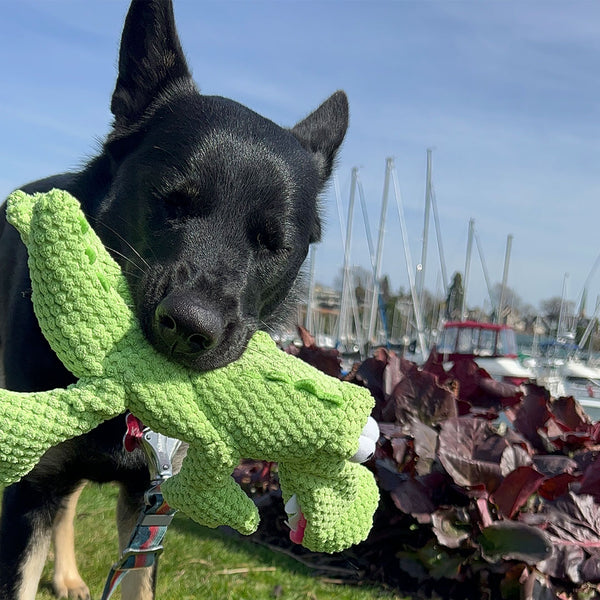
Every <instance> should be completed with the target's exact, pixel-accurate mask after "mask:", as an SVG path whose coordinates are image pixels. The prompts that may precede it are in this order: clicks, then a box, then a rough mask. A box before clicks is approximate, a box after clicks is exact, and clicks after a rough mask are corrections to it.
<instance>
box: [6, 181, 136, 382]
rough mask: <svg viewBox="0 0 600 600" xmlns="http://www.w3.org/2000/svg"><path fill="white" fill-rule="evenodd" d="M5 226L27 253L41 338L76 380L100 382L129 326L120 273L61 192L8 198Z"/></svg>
mask: <svg viewBox="0 0 600 600" xmlns="http://www.w3.org/2000/svg"><path fill="white" fill-rule="evenodd" d="M7 219H8V221H9V222H10V223H11V224H12V225H14V226H15V227H16V228H17V229H18V231H19V233H20V234H21V237H22V239H23V242H24V243H25V245H26V246H27V251H28V254H29V271H30V274H31V280H32V289H33V304H34V310H35V313H36V316H37V318H38V321H39V323H40V327H41V328H42V331H43V333H44V336H45V337H46V338H47V340H48V341H49V342H50V345H51V346H52V348H53V349H54V351H55V352H56V353H57V355H58V357H59V358H60V360H61V362H62V363H63V364H64V365H65V366H66V367H67V368H68V369H69V371H71V372H72V373H73V374H74V375H75V376H76V377H86V376H91V375H102V373H103V360H104V358H105V356H106V355H107V354H108V353H109V352H110V350H111V349H112V347H113V346H114V344H115V342H116V341H118V340H119V339H121V338H122V336H123V335H124V334H125V333H126V332H127V331H128V330H129V329H130V328H131V327H132V324H133V323H134V321H135V318H134V316H133V314H132V312H131V310H130V309H129V307H128V305H131V299H130V294H129V291H128V289H127V283H126V282H125V279H124V277H123V275H122V274H121V269H120V268H119V266H118V265H117V263H116V262H115V261H114V260H113V259H112V257H111V256H110V255H109V254H108V252H107V250H106V249H105V248H104V246H103V245H102V242H101V241H100V239H99V238H98V236H97V235H96V234H95V233H94V231H93V229H92V228H91V227H90V226H89V224H88V222H87V221H86V219H85V216H84V214H83V212H82V210H81V207H80V205H79V202H78V201H77V200H76V199H75V198H73V196H71V195H70V194H69V193H67V192H65V191H62V190H52V191H50V192H48V193H46V194H35V195H34V196H29V195H28V194H25V193H23V192H21V191H18V192H14V193H13V194H11V195H10V196H9V198H8V200H7Z"/></svg>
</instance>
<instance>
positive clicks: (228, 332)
mask: <svg viewBox="0 0 600 600" xmlns="http://www.w3.org/2000/svg"><path fill="white" fill-rule="evenodd" d="M158 313H160V311H158ZM146 330H147V333H148V337H149V340H150V342H151V343H152V345H153V346H154V347H155V348H156V349H157V350H158V351H159V352H161V353H162V354H164V355H165V356H167V357H168V358H169V359H171V360H173V361H174V362H177V363H178V364H181V365H183V366H185V367H187V368H190V369H193V370H194V371H211V370H213V369H218V368H220V367H224V366H226V365H228V364H229V363H231V362H233V361H234V360H236V359H238V358H239V357H240V356H241V355H242V353H243V352H244V350H245V349H246V345H247V343H248V340H249V339H250V337H251V336H252V334H253V333H254V331H253V330H252V329H251V328H249V327H243V326H242V324H241V323H235V322H233V323H230V324H228V325H226V326H224V327H222V328H220V329H219V330H217V329H214V328H213V329H212V330H211V331H210V332H209V331H208V330H202V331H192V332H190V331H186V330H185V328H183V327H182V326H181V325H179V324H177V323H175V322H174V321H173V320H172V319H170V318H166V317H164V315H163V316H160V314H159V316H157V313H156V312H155V315H154V318H153V319H152V321H151V324H150V326H149V327H148V328H146Z"/></svg>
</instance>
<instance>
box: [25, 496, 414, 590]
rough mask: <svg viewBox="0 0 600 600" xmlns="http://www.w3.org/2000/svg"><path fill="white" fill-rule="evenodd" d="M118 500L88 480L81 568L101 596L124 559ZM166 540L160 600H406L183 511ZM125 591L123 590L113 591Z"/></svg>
mask: <svg viewBox="0 0 600 600" xmlns="http://www.w3.org/2000/svg"><path fill="white" fill-rule="evenodd" d="M115 504H116V488H114V487H112V486H108V485H107V486H103V487H98V486H92V485H88V486H87V487H86V489H85V490H84V492H83V494H82V497H81V501H80V503H79V510H78V516H77V520H76V524H75V527H76V537H77V554H78V557H79V568H80V572H81V575H82V577H83V578H84V580H85V581H86V582H87V584H88V585H89V587H90V590H91V592H92V596H93V598H95V599H97V598H99V596H100V593H101V591H102V588H103V586H104V581H105V578H106V575H107V573H108V569H109V567H110V565H111V564H112V563H113V562H114V560H115V559H116V558H117V534H116V525H115ZM164 546H165V551H164V554H163V555H162V557H161V560H160V568H159V577H158V586H157V598H158V600H192V599H202V598H206V599H208V600H211V599H213V598H214V599H215V600H225V599H227V600H230V599H231V600H269V599H281V600H334V599H335V600H367V599H369V600H370V599H373V598H382V599H387V600H402V597H401V596H398V595H397V594H394V593H393V592H390V591H387V590H384V589H382V588H377V587H372V586H366V585H365V586H349V585H340V584H336V583H331V582H328V581H326V580H324V579H323V578H319V577H315V576H314V574H313V571H311V569H309V568H308V567H306V566H304V565H302V564H301V563H299V562H298V561H296V560H294V559H293V558H291V557H289V556H286V555H284V554H281V553H279V552H274V551H271V550H269V549H268V548H265V547H263V546H260V545H257V544H255V543H252V542H250V541H248V540H245V539H239V538H237V537H231V536H229V535H227V534H225V533H222V532H220V531H218V530H212V529H207V528H204V527H200V526H198V525H196V524H195V523H193V522H192V521H190V520H189V519H187V518H185V517H184V516H182V515H177V516H176V517H175V520H174V521H173V524H172V525H171V527H170V528H169V531H168V533H167V536H166V538H165V543H164ZM51 566H52V553H51V554H50V560H49V561H48V564H47V565H46V568H45V570H44V574H43V577H42V582H41V586H40V591H39V593H38V595H37V600H51V599H52V598H54V596H53V595H52V592H51ZM332 577H335V575H333V576H332ZM120 597H121V596H120V594H119V593H118V592H117V593H116V594H115V595H114V596H113V598H116V599H120Z"/></svg>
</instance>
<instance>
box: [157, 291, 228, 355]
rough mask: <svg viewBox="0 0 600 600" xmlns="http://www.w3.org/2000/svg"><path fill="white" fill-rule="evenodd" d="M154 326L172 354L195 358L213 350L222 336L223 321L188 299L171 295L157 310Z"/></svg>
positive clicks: (217, 314) (192, 299)
mask: <svg viewBox="0 0 600 600" xmlns="http://www.w3.org/2000/svg"><path fill="white" fill-rule="evenodd" d="M154 326H155V330H156V331H157V333H158V335H159V337H160V339H161V340H162V341H163V342H164V343H165V344H166V345H167V347H168V348H169V350H170V353H171V354H185V355H197V354H201V353H202V352H205V351H206V350H210V349H211V348H214V347H215V346H216V345H217V344H218V343H219V340H220V338H221V335H222V334H223V329H224V325H223V319H222V318H221V315H220V314H219V313H217V312H216V311H214V310H211V309H209V308H206V307H204V306H202V305H200V304H199V303H198V302H197V301H196V299H195V297H193V296H191V295H181V294H170V295H169V296H167V297H166V298H165V299H164V300H162V301H161V303H160V304H159V305H158V306H157V307H156V311H155V313H154Z"/></svg>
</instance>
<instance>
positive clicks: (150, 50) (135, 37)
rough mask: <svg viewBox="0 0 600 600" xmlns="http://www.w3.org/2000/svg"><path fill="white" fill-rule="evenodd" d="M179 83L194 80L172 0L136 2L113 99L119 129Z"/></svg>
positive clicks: (128, 21) (127, 25)
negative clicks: (177, 26) (183, 48)
mask: <svg viewBox="0 0 600 600" xmlns="http://www.w3.org/2000/svg"><path fill="white" fill-rule="evenodd" d="M178 79H191V75H190V71H189V69H188V66H187V63H186V60H185V56H184V54H183V50H182V49H181V44H180V43H179V37H178V35H177V29H176V26H175V16H174V14H173V3H172V1H171V0H133V1H132V2H131V6H130V7H129V12H128V13H127V17H126V19H125V25H124V27H123V35H122V37H121V49H120V52H119V76H118V78H117V84H116V86H115V91H114V93H113V96H112V102H111V107H110V109H111V112H112V113H113V115H114V116H115V126H117V127H118V126H120V125H122V126H127V125H130V124H131V123H133V122H135V121H136V120H137V119H139V118H140V117H141V116H142V115H143V114H144V111H145V110H146V109H147V108H148V106H149V105H150V104H151V103H152V101H153V100H155V99H156V98H157V96H159V95H160V93H161V92H163V91H164V90H165V89H166V88H167V87H168V86H169V85H170V84H172V83H173V82H174V81H177V80H178Z"/></svg>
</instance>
